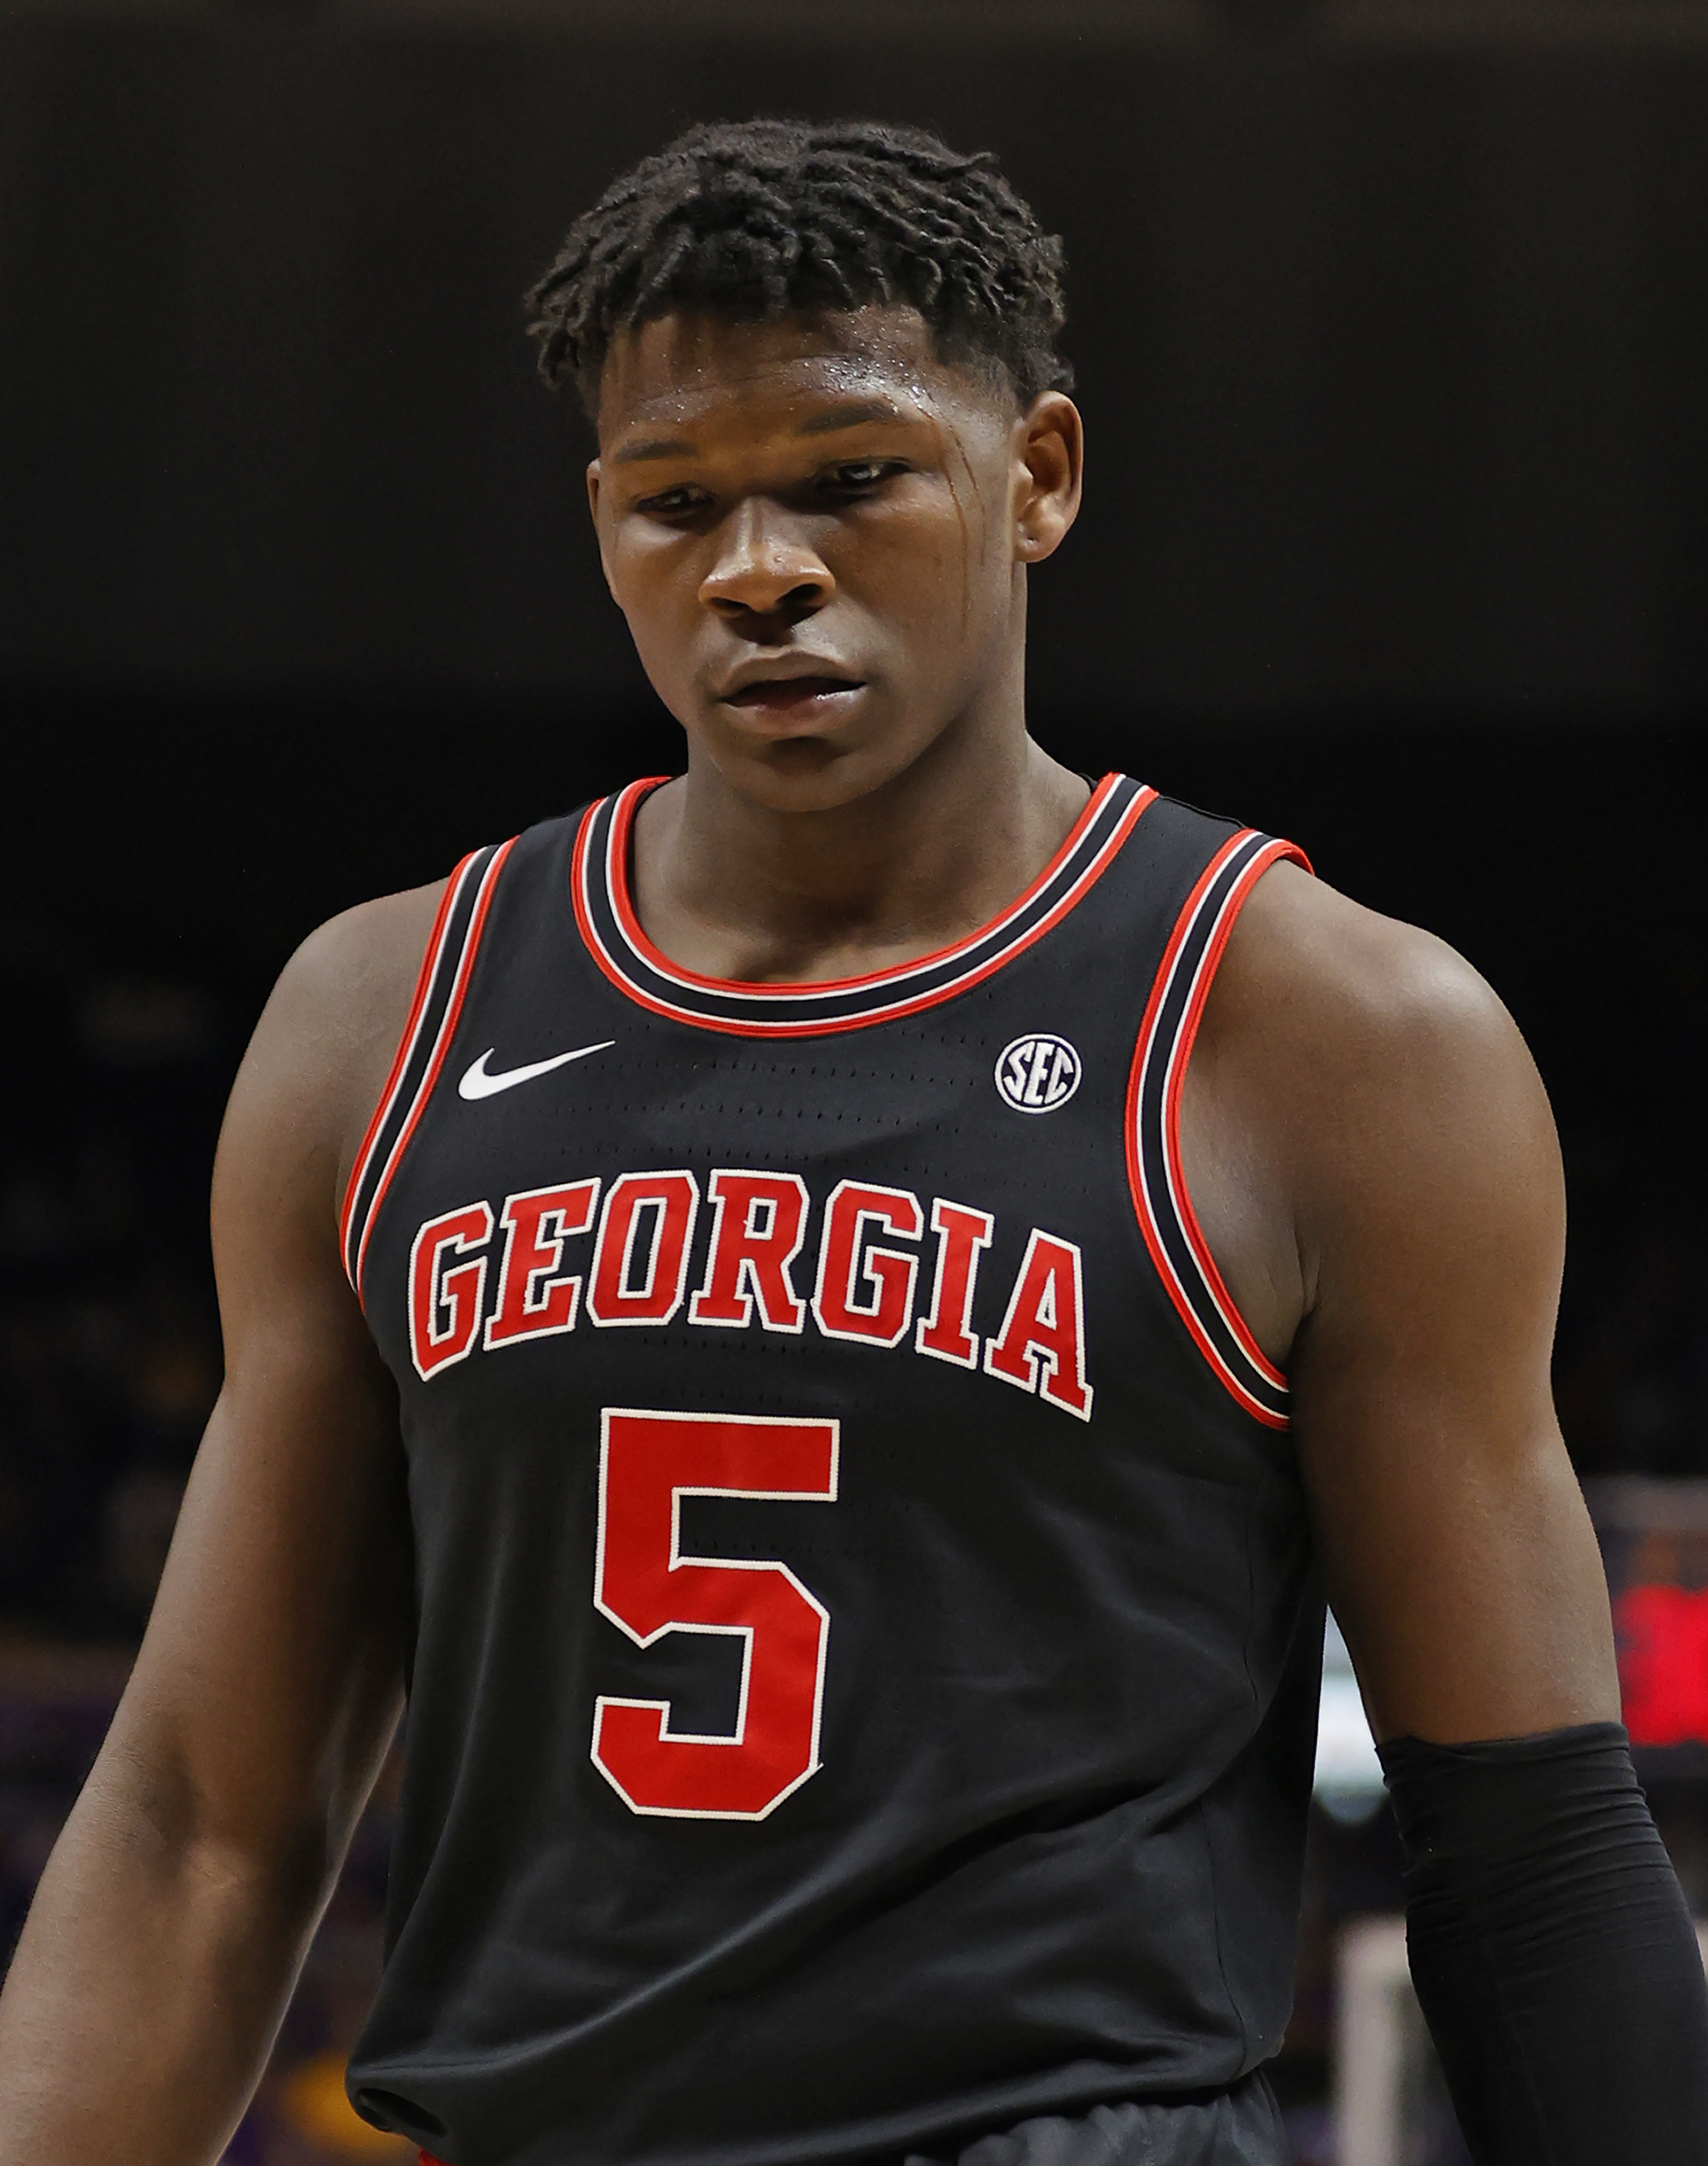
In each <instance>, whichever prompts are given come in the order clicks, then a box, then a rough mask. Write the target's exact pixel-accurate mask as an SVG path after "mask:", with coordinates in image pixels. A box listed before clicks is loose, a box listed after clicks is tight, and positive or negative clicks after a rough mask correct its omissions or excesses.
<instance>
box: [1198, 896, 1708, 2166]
mask: <svg viewBox="0 0 1708 2166" xmlns="http://www.w3.org/2000/svg"><path fill="white" fill-rule="evenodd" d="M1247 920H1248V922H1247V923H1246V924H1245V925H1242V926H1241V928H1240V932H1238V933H1237V934H1236V938H1235V940H1234V942H1233V943H1231V946H1230V950H1229V954H1228V956H1227V958H1226V964H1225V969H1226V971H1227V972H1228V974H1229V975H1227V976H1226V982H1225V983H1224V984H1222V985H1219V986H1218V988H1217V990H1216V993H1215V996H1214V997H1213V1001H1212V1008H1211V1012H1210V1017H1208V1018H1207V1028H1206V1032H1205V1040H1204V1043H1202V1045H1201V1046H1200V1048H1199V1054H1201V1055H1202V1066H1201V1068H1200V1070H1199V1075H1198V1078H1197V1081H1196V1086H1195V1091H1194V1088H1193V1086H1190V1084H1189V1104H1188V1107H1187V1108H1186V1109H1185V1119H1184V1120H1183V1136H1182V1141H1183V1148H1184V1149H1185V1150H1186V1153H1187V1158H1186V1170H1187V1176H1188V1180H1189V1182H1190V1181H1194V1179H1196V1180H1198V1181H1199V1194H1200V1200H1201V1202H1203V1203H1205V1204H1207V1205H1208V1208H1209V1212H1210V1218H1211V1220H1212V1222H1213V1223H1212V1224H1211V1225H1210V1226H1209V1227H1208V1228H1206V1231H1207V1234H1208V1236H1209V1238H1210V1241H1211V1244H1212V1248H1213V1251H1214V1252H1215V1254H1216V1255H1217V1256H1218V1260H1220V1261H1222V1263H1223V1268H1224V1271H1225V1274H1226V1276H1228V1277H1229V1280H1230V1284H1231V1291H1232V1292H1234V1293H1235V1296H1236V1299H1237V1300H1239V1301H1241V1303H1242V1305H1244V1306H1245V1307H1246V1308H1247V1316H1248V1318H1249V1320H1250V1321H1251V1322H1252V1325H1253V1328H1254V1329H1255V1330H1256V1331H1257V1334H1258V1335H1259V1336H1260V1338H1261V1339H1263V1343H1264V1344H1265V1346H1266V1350H1268V1351H1269V1352H1270V1353H1271V1354H1272V1355H1273V1358H1275V1359H1277V1360H1286V1361H1287V1362H1288V1365H1289V1367H1290V1370H1291V1377H1292V1384H1293V1392H1294V1434H1295V1436H1296V1439H1297V1442H1298V1447H1299V1464H1300V1467H1301V1469H1302V1471H1303V1474H1304V1477H1305V1484H1306V1487H1307V1489H1308V1492H1309V1495H1310V1504H1311V1508H1312V1513H1313V1516H1314V1519H1315V1525H1316V1530H1317V1537H1318V1543H1319V1547H1320V1550H1321V1556H1322V1560H1323V1564H1324V1567H1325V1571H1326V1576H1327V1580H1328V1586H1329V1592H1330V1594H1331V1598H1332V1599H1333V1601H1334V1603H1335V1606H1336V1610H1337V1611H1338V1613H1339V1614H1340V1617H1341V1620H1342V1624H1343V1625H1344V1626H1345V1628H1346V1631H1347V1640H1348V1642H1349V1644H1350V1646H1351V1647H1352V1657H1353V1661H1354V1662H1355V1664H1356V1665H1357V1670H1358V1675H1359V1679H1360V1682H1361V1683H1362V1685H1363V1691H1364V1697H1365V1701H1366V1704H1367V1705H1368V1708H1369V1710H1370V1715H1371V1720H1372V1722H1373V1725H1374V1728H1375V1730H1376V1733H1377V1735H1378V1736H1379V1738H1381V1739H1384V1740H1386V1741H1389V1742H1387V1743H1386V1744H1384V1752H1383V1762H1384V1772H1385V1773H1386V1776H1387V1778H1388V1782H1389V1789H1390V1792H1391V1794H1392V1797H1393V1800H1394V1808H1395V1811H1396V1813H1397V1815H1398V1816H1399V1820H1400V1832H1401V1836H1402V1840H1403V1842H1404V1846H1405V1858H1406V1936H1407V1945H1408V1948H1409V1951H1410V1959H1411V1970H1412V1976H1413V1978H1414V1980H1415V1984H1416V1986H1417V1990H1418V1997H1419V1999H1420V2000H1421V2003H1422V2005H1423V2009H1424V2012H1425V2014H1426V2016H1427V2017H1428V2019H1429V2022H1430V2027H1431V2031H1433V2033H1434V2035H1435V2040H1436V2043H1437V2047H1438V2048H1439V2050H1440V2053H1441V2058H1442V2065H1443V2067H1444V2068H1445V2069H1446V2072H1447V2079H1448V2083H1449V2085H1450V2087H1451V2089H1452V2096H1453V2101H1454V2104H1455V2105H1456V2106H1457V2107H1458V2113H1459V2118H1460V2121H1461V2125H1462V2126H1463V2130H1464V2133H1465V2136H1466V2138H1467V2140H1468V2143H1469V2145H1470V2147H1471V2150H1472V2153H1473V2157H1474V2158H1476V2159H1477V2160H1478V2161H1479V2166H1605V2161H1606V2160H1608V2159H1610V2158H1642V2159H1643V2160H1644V2161H1645V2162H1646V2166H1687V2162H1690V2166H1694V2163H1695V2162H1696V2161H1698V2160H1700V2158H1701V2156H1702V2142H1703V2131H1704V2130H1705V2129H1708V1991H1705V1988H1704V1982H1703V1974H1702V1964H1701V1961H1700V1957H1699V1954H1698V1952H1697V1948H1696V1942H1695V1934H1694V1932H1693V1931H1692V1929H1691V1925H1690V1918H1689V1915H1688V1914H1687V1913H1686V1911H1685V1909H1684V1900H1683V1898H1682V1896H1681V1894H1680V1893H1679V1886H1678V1882H1677V1879H1676V1878H1675V1876H1674V1873H1673V1870H1672V1868H1671V1866H1670V1864H1669V1863H1668V1859H1667V1856H1666V1852H1665V1851H1664V1850H1663V1848H1662V1846H1661V1843H1660V1841H1659V1838H1658V1836H1657V1835H1656V1833H1655V1831H1654V1826H1653V1822H1652V1821H1651V1820H1650V1818H1649V1815H1648V1811H1647V1806H1646V1804H1644V1801H1643V1798H1642V1792H1641V1790H1640V1789H1639V1788H1638V1787H1637V1780H1636V1777H1635V1775H1634V1773H1633V1772H1632V1765H1631V1757H1630V1753H1629V1751H1628V1749H1627V1747H1626V1739H1625V1733H1624V1731H1623V1730H1621V1728H1620V1727H1619V1726H1618V1716H1619V1688H1618V1677H1617V1672H1616V1667H1615V1664H1614V1659H1613V1640H1612V1631H1611V1627H1610V1619H1609V1615H1608V1606H1607V1593H1606V1588H1605V1582H1604V1581H1603V1577H1602V1573H1601V1565H1600V1556H1599V1554H1598V1551H1597V1549H1596V1545H1595V1536H1594V1534H1593V1532H1592V1530H1591V1528H1590V1525H1589V1517H1588V1514H1586V1512H1585V1510H1584V1503H1583V1500H1582V1498H1581V1496H1580V1495H1579V1490H1578V1487H1577V1483H1576V1482H1575V1480H1574V1477H1573V1475H1572V1471H1571V1468H1570V1466H1569V1464H1568V1461H1567V1459H1566V1455H1565V1450H1564V1447H1563V1445H1562V1443H1561V1441H1560V1436H1559V1432H1558V1428H1557V1426H1556V1424H1555V1421H1554V1417H1553V1408H1552V1400H1551V1397H1550V1393H1549V1388H1548V1357H1549V1350H1550V1346H1551V1343H1552V1334H1553V1321H1554V1307H1555V1302H1556V1297H1557V1295H1558V1286H1559V1276H1560V1264H1561V1257H1562V1251H1563V1215H1564V1214H1563V1203H1562V1197H1561V1180H1560V1170H1559V1163H1558V1153H1557V1151H1556V1149H1555V1144H1554V1137H1553V1128H1552V1122H1551V1120H1550V1118H1549V1116H1548V1110H1547V1103H1546V1101H1545V1099H1544V1097H1543V1095H1542V1086H1541V1085H1540V1083H1539V1082H1538V1080H1537V1076H1536V1073H1535V1070H1534V1069H1533V1068H1532V1066H1531V1062H1530V1059H1529V1056H1528V1055H1527V1054H1526V1051H1525V1049H1524V1046H1523V1044H1522V1043H1521V1040H1520V1038H1519V1036H1518V1033H1517V1032H1516V1030H1515V1029H1514V1028H1513V1026H1512V1023H1511V1022H1510V1018H1509V1017H1507V1016H1506V1014H1505V1011H1504V1010H1503V1009H1502V1008H1501V1007H1500V1005H1499V1003H1498V1002H1497V1001H1495V999H1494V997H1493V996H1492V995H1491V994H1490V993H1489V991H1488V989H1487V987H1486V986H1484V985H1483V984H1482V982H1481V980H1479V979H1478V978H1477V977H1476V976H1475V975H1474V974H1473V972H1471V971H1470V970H1469V969H1467V967H1466V966H1465V965H1464V964H1463V963H1462V962H1461V961H1460V960H1459V959H1458V957H1457V956H1454V955H1452V954H1450V953H1449V952H1448V951H1447V949H1445V948H1442V947H1441V946H1440V945H1439V944H1438V943H1436V942H1433V941H1431V940H1429V939H1427V938H1426V937H1425V936H1423V935H1422V934H1420V933H1415V932H1410V930H1409V929H1408V928H1406V927H1401V926H1395V925H1390V924H1389V923H1387V922H1385V921H1384V920H1382V919H1379V918H1376V917H1372V916H1371V915H1370V914H1369V913H1368V912H1367V911H1359V910H1357V909H1356V908H1355V907H1354V906H1352V905H1351V904H1349V903H1347V902H1346V901H1344V900H1343V899H1342V898H1341V897H1340V896H1337V895H1334V894H1333V893H1332V892H1331V891H1330V890H1317V889H1314V888H1313V887H1312V885H1311V884H1310V881H1309V880H1306V879H1305V877H1304V876H1302V875H1300V874H1297V873H1295V872H1294V871H1293V870H1292V869H1290V868H1286V867H1283V868H1280V869H1278V870H1277V871H1276V872H1274V873H1272V874H1269V875H1268V878H1267V879H1266V880H1264V881H1263V882H1262V883H1261V884H1260V885H1259V886H1258V888H1257V890H1256V892H1255V894H1254V895H1253V897H1252V902H1251V904H1250V905H1249V906H1248V910H1247ZM1196 1065H1198V1055H1194V1066H1196ZM1190 1074H1191V1071H1190V1070H1189V1077H1190Z"/></svg>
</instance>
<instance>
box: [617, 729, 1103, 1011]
mask: <svg viewBox="0 0 1708 2166" xmlns="http://www.w3.org/2000/svg"><path fill="white" fill-rule="evenodd" d="M956 739H957V732H953V731H951V732H946V733H945V737H942V738H940V739H939V740H938V741H937V742H936V743H935V744H934V745H933V746H932V747H931V748H930V750H929V752H927V753H925V755H924V757H922V758H920V759H919V760H917V761H915V763H913V764H912V765H911V766H910V767H909V768H908V769H905V770H904V772H903V773H902V774H899V775H897V776H895V777H894V778H893V779H891V780H890V781H889V782H888V783H886V784H885V785H883V786H882V787H881V788H879V789H878V790H874V791H872V792H871V793H870V794H869V795H863V796H861V797H859V798H857V799H856V800H853V801H852V802H851V803H848V804H846V805H841V806H835V807H833V808H831V809H830V810H828V811H812V812H794V811H778V810H775V809H774V808H772V807H771V806H766V805H763V804H760V803H756V801H755V800H753V799H752V798H751V796H747V795H743V794H742V793H741V792H740V791H739V790H735V788H733V787H732V786H731V785H730V783H729V782H728V780H727V779H725V777H724V776H723V775H722V774H720V773H719V771H718V770H717V769H716V768H714V767H713V766H712V765H711V763H709V761H704V762H698V763H697V762H695V761H693V759H692V758H691V759H690V764H689V769H688V774H686V775H684V776H683V777H681V778H680V779H678V780H677V781H676V782H673V783H671V784H668V785H666V786H665V787H664V788H662V789H661V790H656V791H655V792H654V793H653V794H652V795H651V797H649V798H648V799H647V800H646V803H645V804H644V805H643V806H642V808H641V811H640V817H639V820H638V821H637V822H636V828H635V863H634V865H633V868H632V871H631V880H632V883H633V889H634V898H635V909H636V911H637V913H638V915H639V917H640V922H641V925H642V926H643V927H644V928H645V930H646V933H647V936H648V937H649V938H650V939H651V941H652V942H653V943H654V945H655V946H656V947H657V948H661V949H662V951H663V953H664V954H666V955H667V956H668V957H669V958H670V959H671V960H672V962H673V963H675V964H677V965H678V966H679V967H681V968H683V969H689V970H694V971H698V973H700V974H701V975H704V976H706V977H712V978H724V979H730V980H736V981H738V982H742V983H747V984H755V983H759V984H763V983H772V984H782V983H790V982H793V983H806V984H810V983H814V982H822V981H825V980H834V979H839V978H850V977H860V976H862V975H866V974H867V973H868V972H872V971H876V970H882V969H894V968H895V967H897V966H899V965H900V964H904V963H907V962H909V961H912V960H913V959H915V958H916V957H918V956H920V955H927V954H931V953H933V952H934V951H935V950H936V949H937V948H944V947H947V946H950V945H952V943H954V942H956V941H957V940H961V939H964V938H967V936H968V935H970V934H972V933H973V932H977V931H978V928H979V927H980V926H982V925H984V924H986V923H988V922H989V921H990V920H991V919H992V918H994V917H997V916H998V915H999V914H1000V912H1001V911H1003V910H1004V908H1006V906H1008V905H1009V904H1010V902H1012V901H1014V900H1015V897H1016V896H1017V895H1020V894H1022V893H1023V892H1024V891H1025V889H1026V888H1027V887H1028V886H1029V885H1031V882H1032V881H1033V880H1036V878H1037V876H1038V874H1040V873H1041V871H1042V870H1043V869H1044V868H1045V866H1046V865H1047V864H1048V863H1049V862H1050V859H1051V858H1052V857H1053V856H1054V854H1055V853H1056V852H1057V850H1058V849H1059V848H1060V847H1061V845H1062V841H1063V840H1064V838H1065V837H1067V835H1068V832H1069V831H1070V830H1071V829H1072V827H1073V822H1074V821H1075V820H1076V819H1077V818H1078V816H1079V814H1080V812H1081V811H1083V809H1084V806H1085V803H1086V798H1087V791H1086V785H1085V783H1084V780H1083V778H1082V777H1081V776H1079V775H1077V774H1073V773H1071V772H1070V771H1069V770H1068V769H1066V768H1064V767H1062V766H1061V765H1060V764H1059V763H1057V761H1055V760H1053V759H1052V758H1050V757H1049V755H1048V754H1047V753H1045V752H1044V751H1042V750H1041V748H1039V747H1038V746H1037V745H1036V744H1035V743H1034V742H1032V740H1031V738H1030V737H1027V736H1026V735H1025V731H1024V728H1023V727H1022V726H1019V725H1018V723H1017V724H1016V726H1015V727H1014V728H1013V729H1012V731H1011V732H1006V733H1005V734H1004V737H1003V738H1001V739H999V741H998V742H995V743H994V744H993V743H990V742H983V743H980V742H977V740H976V738H973V739H972V740H970V741H967V742H957V741H956Z"/></svg>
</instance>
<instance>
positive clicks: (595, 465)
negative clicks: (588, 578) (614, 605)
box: [587, 459, 617, 600]
mask: <svg viewBox="0 0 1708 2166" xmlns="http://www.w3.org/2000/svg"><path fill="white" fill-rule="evenodd" d="M603 478H604V477H603V475H602V474H601V473H600V472H599V462H598V460H597V459H589V460H588V470H587V500H588V510H589V511H590V512H591V513H592V514H593V533H594V535H595V536H597V537H598V545H599V568H600V569H601V570H602V571H603V572H604V575H605V584H606V585H607V586H608V587H611V560H610V557H609V555H608V554H607V553H606V549H605V530H604V527H603V526H601V525H600V524H599V483H600V482H601V481H602V480H603ZM616 593H617V590H616V589H615V588H614V587H611V597H612V600H615V599H616Z"/></svg>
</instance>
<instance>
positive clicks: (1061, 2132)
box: [905, 2069, 1293, 2166]
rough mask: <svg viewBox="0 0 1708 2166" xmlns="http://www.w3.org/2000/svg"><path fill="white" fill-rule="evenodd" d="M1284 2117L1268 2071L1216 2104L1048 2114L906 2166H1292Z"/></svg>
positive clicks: (1178, 2102)
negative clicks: (1269, 2081)
mask: <svg viewBox="0 0 1708 2166" xmlns="http://www.w3.org/2000/svg"><path fill="white" fill-rule="evenodd" d="M1292 2155H1293V2154H1292V2152H1291V2150H1290V2149H1289V2146H1288V2142H1287V2136H1286V2132H1285V2130H1284V2128H1283V2126H1282V2125H1281V2112H1280V2109H1279V2107H1278V2106H1277V2105H1276V2103H1275V2099H1274V2094H1273V2092H1272V2091H1271V2090H1270V2089H1269V2085H1268V2080H1267V2079H1266V2078H1265V2077H1264V2075H1263V2071H1262V2070H1261V2069H1257V2070H1254V2071H1253V2073H1252V2074H1251V2075H1249V2076H1247V2077H1246V2078H1245V2079H1244V2080H1243V2081H1242V2082H1241V2083H1237V2084H1235V2085H1234V2087H1233V2089H1231V2090H1227V2091H1219V2092H1217V2093H1216V2094H1215V2095H1214V2096H1212V2097H1209V2098H1204V2097H1195V2098H1189V2099H1174V2100H1147V2101H1145V2102H1144V2103H1143V2104H1139V2103H1136V2102H1135V2101H1133V2100H1127V2101H1125V2103H1123V2104H1121V2105H1096V2106H1093V2108H1092V2109H1091V2111H1090V2112H1089V2113H1087V2114H1082V2115H1074V2116H1071V2117H1069V2116H1065V2115H1062V2114H1041V2115H1040V2116H1038V2117H1037V2119H1036V2120H1035V2121H1021V2122H1020V2124H1019V2125H1018V2126H1016V2127H1014V2128H1010V2129H1008V2130H1005V2131H1004V2132H1003V2133H1002V2134H1001V2135H999V2136H981V2137H979V2138H978V2141H977V2142H973V2143H969V2144H968V2145H967V2148H965V2149H964V2150H962V2151H957V2152H954V2153H946V2155H945V2156H943V2157H941V2158H938V2157H933V2158H926V2157H925V2156H924V2155H922V2154H920V2153H914V2154H912V2155H910V2156H909V2158H908V2159H907V2160H906V2162H905V2166H1289V2160H1290V2159H1291V2158H1292Z"/></svg>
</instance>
